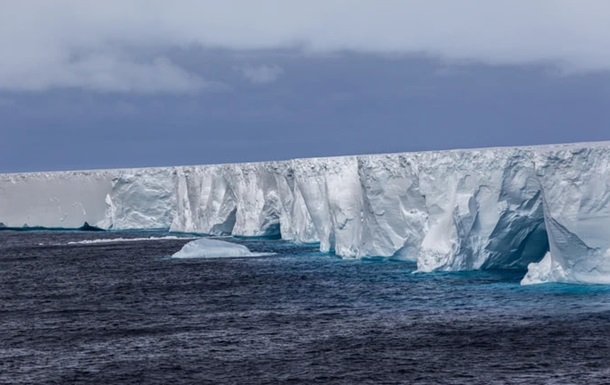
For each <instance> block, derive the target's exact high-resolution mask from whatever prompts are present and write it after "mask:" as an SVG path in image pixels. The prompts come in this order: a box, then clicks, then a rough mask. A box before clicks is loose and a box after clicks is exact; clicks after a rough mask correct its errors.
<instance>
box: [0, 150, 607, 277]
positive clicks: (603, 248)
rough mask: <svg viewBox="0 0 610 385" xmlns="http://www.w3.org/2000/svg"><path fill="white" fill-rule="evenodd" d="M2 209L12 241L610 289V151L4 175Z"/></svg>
mask: <svg viewBox="0 0 610 385" xmlns="http://www.w3.org/2000/svg"><path fill="white" fill-rule="evenodd" d="M0 197H1V198H0V222H2V223H4V224H5V225H6V226H9V227H21V226H24V225H26V226H46V227H65V228H76V227H80V226H81V225H82V224H83V223H84V222H88V223H89V224H92V225H95V226H98V227H101V228H105V229H135V228H138V229H140V228H146V229H152V228H165V229H171V230H173V231H184V232H197V233H204V234H216V235H219V234H232V235H238V236H281V237H282V238H283V239H287V240H292V241H295V242H319V243H320V249H321V250H322V251H325V252H326V251H333V252H334V253H336V254H337V255H340V256H342V257H346V258H358V257H362V256H385V257H392V258H398V259H406V260H413V261H416V262H417V266H418V269H419V270H420V271H424V272H429V271H437V270H444V271H456V270H473V269H526V268H528V269H529V272H528V274H527V276H526V277H525V278H524V281H523V282H524V283H539V282H549V281H559V282H573V283H610V142H600V143H584V144H570V145H556V146H538V147H520V148H489V149H474V150H454V151H439V152H419V153H402V154H386V155H363V156H349V157H335V158H313V159H294V160H288V161H282V162H264V163H244V164H225V165H208V166H186V167H168V168H150V169H129V170H104V171H77V172H56V173H30V174H3V175H0Z"/></svg>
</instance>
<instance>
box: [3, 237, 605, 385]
mask: <svg viewBox="0 0 610 385" xmlns="http://www.w3.org/2000/svg"><path fill="white" fill-rule="evenodd" d="M165 235H167V234H162V233H156V234H152V233H144V234H142V233H140V234H139V233H133V232H131V233H85V232H11V231H1V232H0V383H1V384H47V383H48V384H71V383H83V384H182V383H185V384H208V383H209V384H218V383H228V384H259V383H265V384H276V383H277V384H280V383H282V384H283V383H286V384H291V383H294V384H297V383H304V384H326V383H337V384H368V383H370V384H395V383H406V384H409V383H422V384H425V383H438V384H503V383H522V384H564V383H565V384H597V383H600V384H601V383H606V384H607V383H610V288H608V287H604V286H568V285H542V286H529V287H521V286H519V279H520V278H521V275H522V274H512V275H511V274H507V273H500V272H495V273H493V272H492V273H489V272H486V273H484V272H474V273H453V274H446V273H443V274H440V273H439V274H412V271H413V269H414V266H413V265H410V264H408V263H403V262H392V261H385V260H363V261H343V260H340V259H337V258H334V257H332V256H329V255H321V254H319V253H317V252H316V247H315V246H296V245H293V244H290V243H287V242H283V241H271V240H233V241H236V242H239V243H242V244H246V245H247V246H248V247H250V249H251V250H253V251H260V252H275V253H277V254H276V255H273V256H266V257H256V258H228V259H191V260H171V259H169V258H168V256H169V255H171V254H172V253H174V252H175V251H177V250H178V249H180V247H181V246H182V245H183V244H184V243H186V242H187V240H184V239H182V240H181V239H164V240H149V241H136V242H117V243H91V244H68V242H71V241H80V240H84V239H100V238H117V237H122V238H127V237H131V238H133V237H150V236H165Z"/></svg>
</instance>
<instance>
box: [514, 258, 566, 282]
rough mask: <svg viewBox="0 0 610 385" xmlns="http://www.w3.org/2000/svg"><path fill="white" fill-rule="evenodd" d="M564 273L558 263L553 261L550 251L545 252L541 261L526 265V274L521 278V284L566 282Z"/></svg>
mask: <svg viewBox="0 0 610 385" xmlns="http://www.w3.org/2000/svg"><path fill="white" fill-rule="evenodd" d="M566 281H567V277H566V273H565V271H564V270H563V268H562V267H561V265H559V264H558V263H556V262H554V261H553V258H551V253H550V252H548V253H546V254H545V256H544V258H542V261H540V262H538V263H530V264H529V265H528V266H527V274H525V277H523V279H522V280H521V284H522V285H536V284H540V283H548V282H566Z"/></svg>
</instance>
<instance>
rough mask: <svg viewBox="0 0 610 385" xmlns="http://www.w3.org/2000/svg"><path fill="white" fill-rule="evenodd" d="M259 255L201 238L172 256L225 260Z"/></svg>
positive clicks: (217, 241)
mask: <svg viewBox="0 0 610 385" xmlns="http://www.w3.org/2000/svg"><path fill="white" fill-rule="evenodd" d="M257 255H258V254H253V253H252V252H250V250H249V249H248V248H247V247H246V246H243V245H238V244H236V243H231V242H225V241H219V240H218V239H209V238H201V239H197V240H194V241H191V242H189V243H187V244H186V245H184V246H183V247H182V249H180V251H178V252H176V253H174V255H172V258H225V257H252V256H257Z"/></svg>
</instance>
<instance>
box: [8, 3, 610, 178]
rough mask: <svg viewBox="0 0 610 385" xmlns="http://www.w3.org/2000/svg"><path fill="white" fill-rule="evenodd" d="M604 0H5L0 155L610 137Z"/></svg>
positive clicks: (312, 151) (172, 153)
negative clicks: (94, 0) (91, 0)
mask: <svg viewBox="0 0 610 385" xmlns="http://www.w3.org/2000/svg"><path fill="white" fill-rule="evenodd" d="M608 47H610V2H608V1H607V0H581V1H573V0H536V1H531V0H528V1H526V0H494V1H488V0H477V1H474V0H452V1H446V0H422V1H408V0H400V1H392V0H384V1H370V0H366V1H365V0H362V1H360V0H349V1H348V0H320V1H318V0H308V1H303V0H300V1H291V0H277V1H265V0H258V1H252V0H243V1H239V0H234V1H228V0H227V1H223V2H220V1H201V0H198V1H195V0H192V1H191V0H182V1H156V0H120V1H119V0H116V1H112V0H110V1H104V2H102V1H96V2H90V1H82V0H53V1H47V0H20V1H18V2H17V1H13V0H0V172H20V171H35V170H61V169H83V168H107V167H135V166H159V165H179V164H204V163H218V162H242V161H259V160H272V159H288V158H294V157H309V156H327V155H343V154H359V153H378V152H400V151H417V150H432V149H448V148H464V147H482V146H504V145H527V144H543V143H559V142H569V141H593V140H610V108H608V107H609V106H610V50H608Z"/></svg>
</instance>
